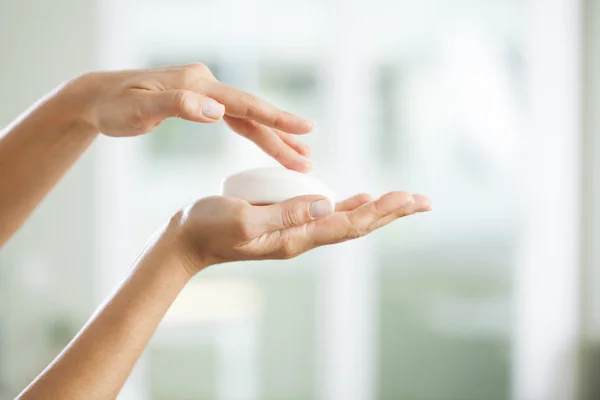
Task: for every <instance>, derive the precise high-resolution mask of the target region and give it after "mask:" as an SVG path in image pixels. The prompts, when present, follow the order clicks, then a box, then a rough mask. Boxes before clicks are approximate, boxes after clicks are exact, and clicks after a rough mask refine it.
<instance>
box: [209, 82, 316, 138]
mask: <svg viewBox="0 0 600 400" xmlns="http://www.w3.org/2000/svg"><path fill="white" fill-rule="evenodd" d="M204 86H205V91H204V92H203V93H205V94H206V95H207V96H209V97H211V98H213V99H215V100H217V101H218V102H219V103H221V104H223V105H225V108H226V113H227V115H229V116H232V117H236V118H244V119H249V120H252V121H256V122H258V123H260V124H263V125H266V126H268V127H271V128H275V129H279V130H281V131H284V132H288V133H294V134H303V133H309V132H311V131H312V129H313V125H314V124H313V123H312V122H309V121H307V120H305V119H303V118H300V117H298V116H295V115H293V114H290V113H288V112H285V111H282V110H279V109H278V108H276V107H274V106H272V105H271V104H269V103H267V102H266V101H264V100H261V99H259V98H257V97H256V96H254V95H252V94H249V93H246V92H243V91H241V90H238V89H234V88H232V87H230V86H227V85H225V84H223V83H221V82H218V81H208V82H205V83H204Z"/></svg>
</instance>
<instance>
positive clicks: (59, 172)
mask: <svg viewBox="0 0 600 400" xmlns="http://www.w3.org/2000/svg"><path fill="white" fill-rule="evenodd" d="M65 100H66V99H63V98H61V97H60V96H57V95H56V94H53V95H51V96H49V97H48V98H46V99H44V100H43V101H42V102H40V103H39V104H38V105H37V106H36V107H34V108H32V109H31V110H30V111H29V112H28V113H26V114H24V115H23V116H22V117H21V118H20V119H19V120H17V121H16V122H15V123H13V125H11V126H10V127H9V128H7V130H6V131H5V134H4V135H3V136H2V137H1V138H0V246H2V245H3V244H4V243H5V242H6V241H7V240H8V239H9V238H10V236H11V235H12V234H13V233H14V232H15V231H16V230H17V229H18V228H19V227H20V226H21V225H22V224H23V222H24V221H25V219H26V218H27V217H28V216H29V214H31V212H32V211H33V209H34V208H35V207H36V206H37V205H38V204H39V203H40V201H42V199H43V198H44V197H45V196H46V194H47V193H48V192H49V191H50V189H52V187H54V185H56V183H57V182H58V181H59V179H60V178H61V177H62V176H63V175H64V174H65V172H66V171H67V170H68V169H69V168H70V167H71V165H73V163H74V162H75V161H76V160H77V159H78V158H79V157H80V156H81V154H82V153H83V152H84V151H85V150H86V149H87V148H88V147H89V145H90V144H91V143H92V141H93V140H94V138H95V137H96V136H97V132H96V131H95V130H94V128H93V127H92V126H90V125H89V124H86V123H84V122H82V121H78V120H77V119H76V118H73V115H74V114H75V109H74V108H71V109H70V108H69V107H68V104H66V101H65ZM69 109H70V110H71V111H70V112H67V113H65V112H64V110H69Z"/></svg>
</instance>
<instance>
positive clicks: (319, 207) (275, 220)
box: [251, 195, 333, 237]
mask: <svg viewBox="0 0 600 400" xmlns="http://www.w3.org/2000/svg"><path fill="white" fill-rule="evenodd" d="M251 212H252V221H253V225H254V226H256V227H257V228H256V231H255V232H253V235H254V236H255V237H257V236H260V235H262V234H265V233H268V232H274V231H280V230H283V229H289V228H293V227H298V226H302V225H305V224H308V223H309V222H313V221H315V220H318V219H322V218H325V217H327V216H329V215H331V214H332V213H333V205H332V204H331V201H329V200H328V199H327V198H324V197H323V196H317V195H310V196H300V197H295V198H293V199H290V200H286V201H284V202H281V203H276V204H272V205H269V206H255V207H253V208H252V211H251Z"/></svg>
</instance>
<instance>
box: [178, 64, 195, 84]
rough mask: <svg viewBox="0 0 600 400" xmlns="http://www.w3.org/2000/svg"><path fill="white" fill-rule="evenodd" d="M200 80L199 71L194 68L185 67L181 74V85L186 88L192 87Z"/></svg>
mask: <svg viewBox="0 0 600 400" xmlns="http://www.w3.org/2000/svg"><path fill="white" fill-rule="evenodd" d="M198 78H199V74H198V71H197V70H196V69H194V68H192V67H189V66H188V67H184V68H183V69H182V70H181V72H180V79H181V84H182V85H183V86H185V87H188V86H190V85H191V84H192V83H193V82H194V81H196V80H197V79H198Z"/></svg>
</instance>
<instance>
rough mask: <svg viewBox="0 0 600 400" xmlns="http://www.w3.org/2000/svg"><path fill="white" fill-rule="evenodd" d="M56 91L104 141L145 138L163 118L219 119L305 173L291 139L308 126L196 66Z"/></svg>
mask: <svg viewBox="0 0 600 400" xmlns="http://www.w3.org/2000/svg"><path fill="white" fill-rule="evenodd" d="M62 92H63V93H65V94H67V97H68V98H69V104H68V107H69V108H77V109H78V110H80V112H81V119H83V120H84V122H85V123H87V124H88V125H91V126H92V127H93V129H95V130H96V132H102V133H104V134H105V135H108V136H135V135H141V134H144V133H148V132H150V131H152V130H153V129H154V128H155V127H157V126H158V125H159V124H160V123H161V122H162V121H163V120H165V119H166V118H169V117H178V118H183V119H186V120H189V121H194V122H201V123H212V122H217V121H219V120H221V119H224V120H225V122H226V123H227V124H228V125H229V126H230V127H231V129H233V130H234V131H235V132H237V133H238V134H240V135H241V136H243V137H246V138H248V139H250V140H251V141H253V142H254V143H256V144H257V145H258V146H259V147H260V148H261V149H262V150H263V151H265V152H266V153H267V154H269V155H270V156H272V157H273V158H275V159H276V160H277V161H278V162H280V163H281V164H282V165H283V166H285V167H287V168H290V169H294V170H298V171H301V172H306V171H308V170H310V168H311V162H310V161H309V160H308V159H307V158H306V156H308V155H309V153H310V148H309V147H308V146H307V145H306V144H303V143H302V142H300V141H298V140H296V138H294V136H293V135H294V134H304V133H309V132H310V131H311V130H312V128H313V123H312V122H309V121H307V120H305V119H303V118H300V117H297V116H295V115H293V114H290V113H287V112H285V111H282V110H279V109H277V108H276V107H274V106H272V105H270V104H269V103H267V102H265V101H263V100H261V99H258V98H257V97H255V96H253V95H251V94H249V93H245V92H242V91H240V90H237V89H234V88H232V87H230V86H227V85H225V84H223V83H221V82H219V81H218V80H217V79H216V78H215V77H214V76H213V74H212V73H211V71H210V70H209V69H208V68H207V67H206V66H204V65H202V64H190V65H183V66H175V67H166V68H153V69H145V70H130V71H116V72H93V73H88V74H85V75H83V76H81V77H79V78H77V79H75V80H73V81H72V82H70V83H69V84H68V85H66V86H65V87H64V88H63V89H62Z"/></svg>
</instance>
